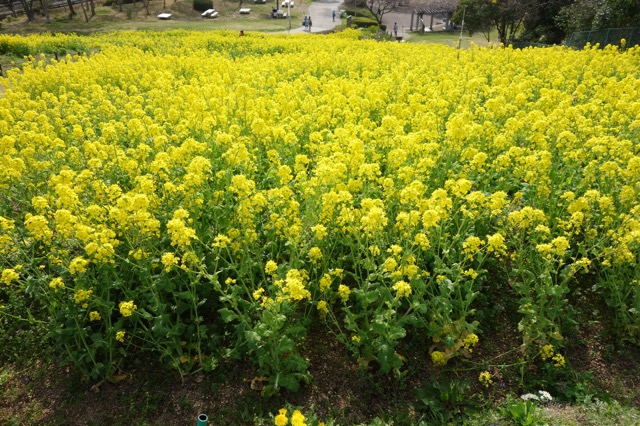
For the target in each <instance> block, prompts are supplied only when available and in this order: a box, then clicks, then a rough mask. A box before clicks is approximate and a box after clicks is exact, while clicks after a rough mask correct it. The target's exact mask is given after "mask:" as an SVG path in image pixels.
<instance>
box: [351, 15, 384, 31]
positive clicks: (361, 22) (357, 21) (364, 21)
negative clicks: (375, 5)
mask: <svg viewBox="0 0 640 426" xmlns="http://www.w3.org/2000/svg"><path fill="white" fill-rule="evenodd" d="M351 23H352V25H353V26H355V27H357V28H369V27H377V26H378V21H376V20H375V19H371V18H363V17H354V18H353V19H352V20H351Z"/></svg>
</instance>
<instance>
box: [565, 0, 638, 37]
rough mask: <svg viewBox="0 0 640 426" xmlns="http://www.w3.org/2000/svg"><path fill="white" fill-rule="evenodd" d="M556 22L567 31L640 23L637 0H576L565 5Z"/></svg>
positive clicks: (636, 24)
mask: <svg viewBox="0 0 640 426" xmlns="http://www.w3.org/2000/svg"><path fill="white" fill-rule="evenodd" d="M556 24H557V25H558V26H559V27H560V28H562V29H563V30H565V31H566V32H567V33H569V32H573V31H579V30H597V29H601V28H611V27H628V26H638V25H640V2H638V1H637V0H575V1H573V2H571V4H569V5H566V6H565V7H563V8H562V9H561V10H560V12H559V13H558V16H557V18H556Z"/></svg>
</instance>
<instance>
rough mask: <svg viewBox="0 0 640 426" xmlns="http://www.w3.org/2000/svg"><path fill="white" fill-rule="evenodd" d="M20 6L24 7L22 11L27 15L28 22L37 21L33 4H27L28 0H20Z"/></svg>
mask: <svg viewBox="0 0 640 426" xmlns="http://www.w3.org/2000/svg"><path fill="white" fill-rule="evenodd" d="M20 4H21V5H22V9H23V10H24V13H26V14H27V20H28V21H35V19H36V15H35V13H34V12H33V2H31V3H27V0H20Z"/></svg>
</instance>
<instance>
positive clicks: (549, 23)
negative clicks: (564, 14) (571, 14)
mask: <svg viewBox="0 0 640 426" xmlns="http://www.w3.org/2000/svg"><path fill="white" fill-rule="evenodd" d="M573 2H574V0H545V1H543V0H541V1H540V7H538V8H536V9H534V10H532V11H531V12H530V13H529V14H527V16H526V17H525V19H524V22H523V30H522V33H521V34H520V36H519V39H521V40H526V41H534V42H540V43H547V44H559V43H561V42H562V40H564V38H565V37H566V32H565V31H564V29H563V28H561V27H560V26H559V25H558V23H557V18H558V14H559V13H560V11H561V10H562V9H563V8H564V7H566V6H568V5H569V4H571V3H573Z"/></svg>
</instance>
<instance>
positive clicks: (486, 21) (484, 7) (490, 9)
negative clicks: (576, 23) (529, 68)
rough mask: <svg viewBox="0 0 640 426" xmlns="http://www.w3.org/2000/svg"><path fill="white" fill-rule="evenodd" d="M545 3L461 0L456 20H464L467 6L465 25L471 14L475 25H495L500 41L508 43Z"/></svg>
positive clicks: (514, 0)
mask: <svg viewBox="0 0 640 426" xmlns="http://www.w3.org/2000/svg"><path fill="white" fill-rule="evenodd" d="M543 3H544V2H540V1H538V0H461V1H460V3H458V7H457V8H456V13H455V14H454V20H456V21H457V22H460V21H461V20H462V13H463V10H464V9H465V6H466V13H465V26H466V25H467V17H468V16H469V17H470V19H471V20H472V21H473V22H475V25H480V27H482V26H483V25H489V26H492V27H494V28H495V29H496V30H497V31H498V39H499V40H500V42H501V43H508V42H511V41H513V40H514V39H515V37H516V35H517V34H518V33H519V32H520V31H521V30H522V24H523V22H524V20H525V18H526V17H527V16H528V15H529V14H531V13H533V12H534V11H535V10H536V9H537V8H539V7H541V4H543ZM480 27H477V28H480Z"/></svg>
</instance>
